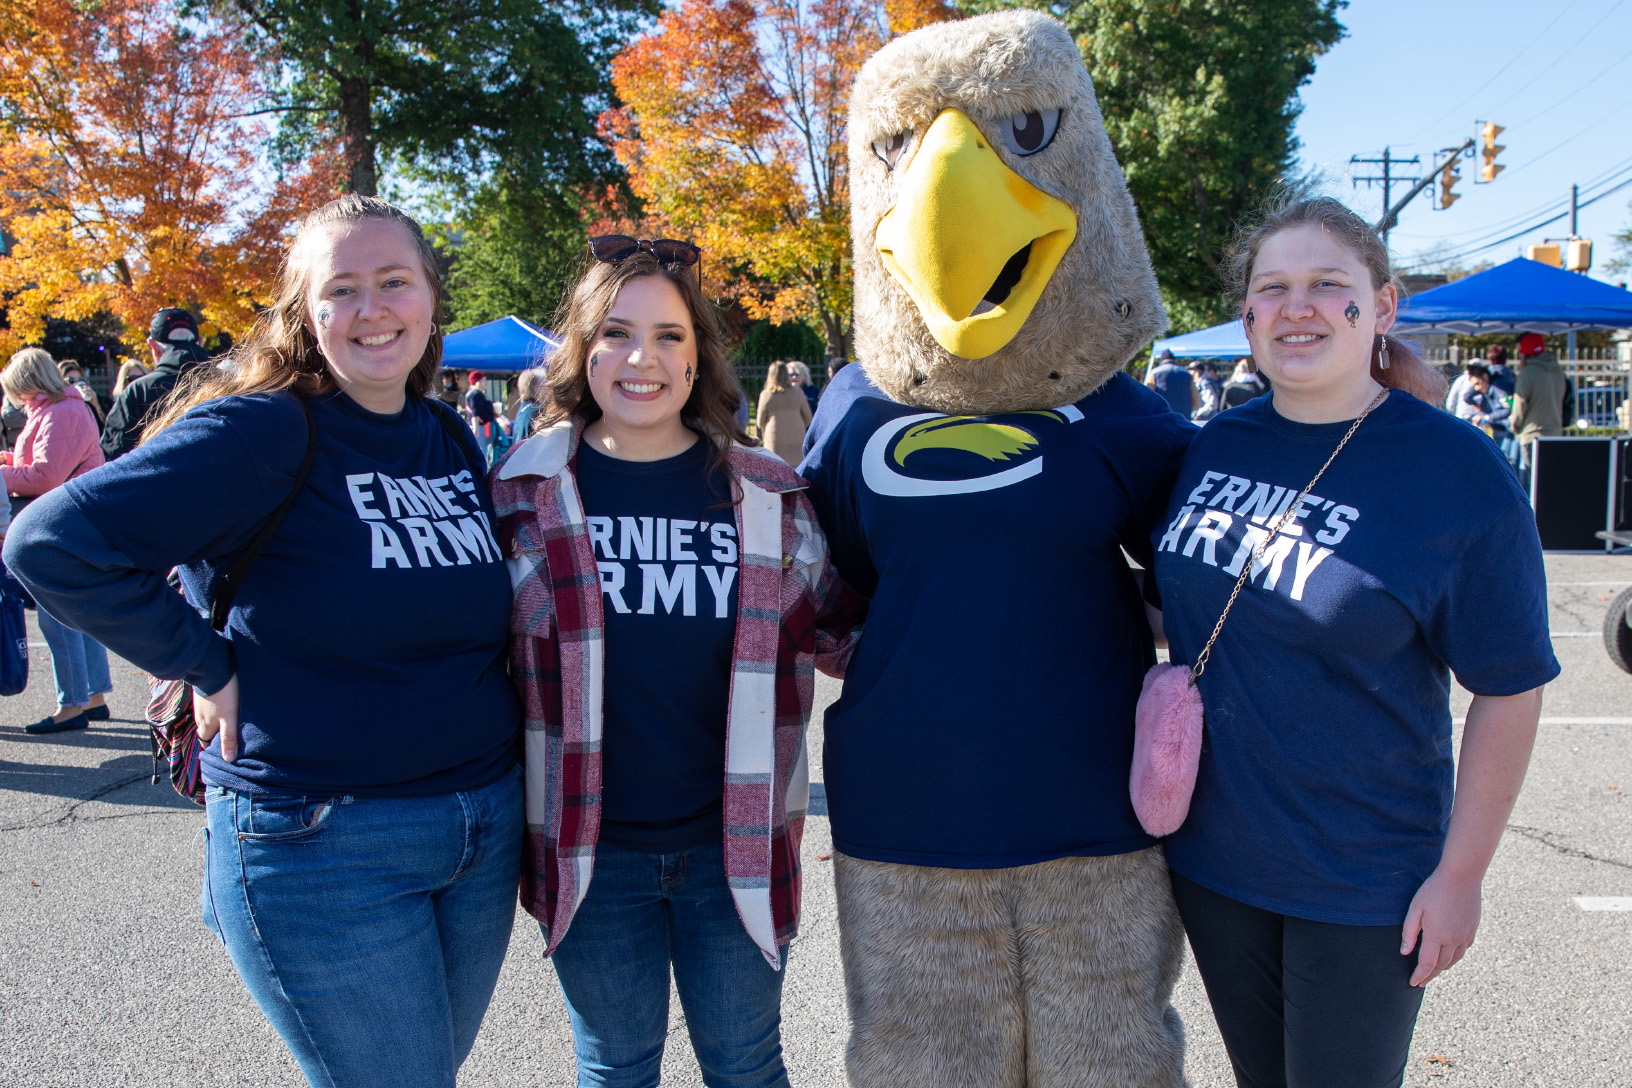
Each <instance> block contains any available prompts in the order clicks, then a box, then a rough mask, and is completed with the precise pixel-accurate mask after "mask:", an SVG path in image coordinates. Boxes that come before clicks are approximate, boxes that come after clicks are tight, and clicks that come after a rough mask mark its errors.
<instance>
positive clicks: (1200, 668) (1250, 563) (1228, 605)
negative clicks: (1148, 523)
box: [1190, 389, 1388, 684]
mask: <svg viewBox="0 0 1632 1088" xmlns="http://www.w3.org/2000/svg"><path fill="white" fill-rule="evenodd" d="M1387 399H1388V390H1387V389H1384V390H1383V391H1382V392H1381V393H1378V394H1377V398H1376V399H1375V400H1373V401H1372V402H1371V404H1370V405H1368V406H1367V407H1366V410H1365V411H1364V412H1361V413H1360V417H1359V418H1358V419H1356V420H1355V421H1354V424H1353V426H1351V427H1350V428H1349V430H1348V433H1346V434H1345V435H1344V436H1343V440H1342V441H1341V442H1339V443H1338V444H1337V449H1335V450H1333V451H1332V455H1331V456H1330V457H1328V458H1326V463H1325V464H1324V465H1321V466H1320V471H1319V472H1317V473H1315V478H1314V479H1313V480H1310V481H1309V485H1308V486H1307V487H1305V488H1304V489H1303V490H1302V491H1300V492H1298V497H1297V498H1295V499H1293V500H1292V504H1291V505H1290V506H1288V507H1286V508H1285V509H1284V510H1282V511H1281V516H1280V518H1279V519H1277V520H1276V522H1275V524H1274V526H1273V527H1272V528H1271V529H1270V530H1269V534H1268V535H1267V536H1265V537H1264V539H1263V540H1261V541H1259V542H1258V546H1257V547H1256V548H1254V549H1253V550H1252V558H1250V559H1249V560H1247V562H1246V563H1244V564H1242V566H1241V574H1240V575H1239V576H1238V577H1237V578H1236V579H1235V588H1234V589H1233V590H1231V591H1230V599H1229V600H1227V601H1225V602H1224V611H1223V613H1222V614H1220V615H1219V617H1218V622H1217V623H1215V624H1214V625H1213V633H1212V634H1210V635H1208V636H1207V645H1205V646H1203V647H1202V648H1201V653H1199V654H1197V655H1196V663H1195V664H1194V665H1192V666H1190V683H1191V684H1195V682H1196V681H1197V680H1200V679H1201V674H1202V673H1203V672H1206V671H1207V659H1208V658H1210V657H1212V656H1213V643H1215V642H1217V641H1218V633H1219V632H1220V631H1222V630H1224V621H1225V620H1227V619H1229V618H1230V609H1232V608H1234V607H1235V599H1236V598H1237V597H1239V596H1241V590H1242V589H1243V588H1244V587H1245V586H1246V584H1247V579H1248V578H1251V577H1252V568H1253V567H1255V566H1257V565H1258V563H1259V562H1260V561H1261V560H1262V559H1263V558H1264V552H1265V551H1267V550H1268V549H1269V545H1270V543H1271V542H1272V541H1273V540H1274V539H1275V538H1276V536H1278V535H1279V534H1280V531H1281V530H1282V529H1283V528H1285V526H1286V523H1287V522H1288V521H1290V520H1291V518H1292V515H1293V514H1294V513H1296V512H1297V509H1298V506H1299V504H1300V503H1302V502H1303V500H1304V498H1305V497H1306V496H1307V495H1308V494H1309V492H1311V491H1313V490H1314V489H1315V485H1316V484H1318V483H1320V478H1321V477H1322V476H1324V475H1326V470H1327V469H1329V468H1331V467H1332V462H1333V461H1335V460H1337V455H1338V454H1340V453H1342V452H1343V447H1344V446H1347V445H1348V444H1349V439H1351V438H1353V437H1354V432H1355V431H1358V430H1359V429H1360V424H1362V423H1364V422H1365V421H1366V417H1367V416H1369V415H1371V412H1372V409H1373V408H1376V407H1377V406H1378V405H1379V404H1381V403H1383V401H1385V400H1387Z"/></svg>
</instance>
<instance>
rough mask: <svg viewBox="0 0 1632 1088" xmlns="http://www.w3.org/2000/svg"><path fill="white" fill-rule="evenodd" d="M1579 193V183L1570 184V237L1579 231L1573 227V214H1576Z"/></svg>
mask: <svg viewBox="0 0 1632 1088" xmlns="http://www.w3.org/2000/svg"><path fill="white" fill-rule="evenodd" d="M1580 193H1581V187H1580V186H1579V185H1572V186H1570V237H1571V238H1574V237H1576V236H1577V235H1579V234H1580V232H1579V231H1577V230H1576V229H1575V215H1576V210H1577V204H1578V203H1579V201H1580Z"/></svg>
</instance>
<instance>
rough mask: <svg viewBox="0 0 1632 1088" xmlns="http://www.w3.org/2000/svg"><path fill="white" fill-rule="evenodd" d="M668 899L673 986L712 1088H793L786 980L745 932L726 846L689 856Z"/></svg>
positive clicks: (784, 959)
mask: <svg viewBox="0 0 1632 1088" xmlns="http://www.w3.org/2000/svg"><path fill="white" fill-rule="evenodd" d="M681 857H682V858H683V859H684V866H685V868H684V874H683V877H682V879H681V880H680V881H678V882H677V884H676V885H675V887H674V890H673V891H672V892H671V893H670V896H669V904H670V913H671V916H672V917H673V919H674V922H673V926H674V930H673V932H674V937H673V953H672V956H673V960H674V985H675V989H676V990H677V991H678V992H679V994H680V1004H681V1007H682V1008H684V1009H685V1011H686V1027H687V1029H688V1030H689V1031H690V1033H691V1046H692V1049H693V1050H694V1051H696V1053H697V1064H698V1065H700V1066H701V1067H702V1072H703V1083H704V1084H706V1085H708V1088H788V1072H787V1069H786V1068H785V1067H784V1066H783V1063H782V980H783V979H784V978H785V977H786V975H787V968H786V964H787V949H784V950H783V954H782V962H783V969H782V970H780V971H778V970H777V969H776V968H774V967H772V966H771V965H770V963H768V962H767V961H766V959H765V954H764V953H763V952H761V951H760V950H759V946H758V945H756V944H755V943H754V941H753V938H751V937H749V936H748V933H747V931H746V930H744V929H743V928H742V919H741V917H740V916H739V915H738V914H737V907H736V902H735V900H733V899H732V898H731V889H730V887H729V886H728V885H727V884H726V879H725V850H724V848H723V847H722V846H719V845H711V846H699V847H696V848H694V849H691V850H687V851H686V852H685V853H684V854H683V855H681Z"/></svg>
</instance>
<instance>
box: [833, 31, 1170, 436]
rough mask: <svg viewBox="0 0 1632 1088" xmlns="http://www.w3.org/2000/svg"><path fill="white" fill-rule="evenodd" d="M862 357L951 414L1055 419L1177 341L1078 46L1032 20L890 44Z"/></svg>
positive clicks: (883, 68) (862, 294)
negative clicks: (1137, 360) (1050, 413)
mask: <svg viewBox="0 0 1632 1088" xmlns="http://www.w3.org/2000/svg"><path fill="white" fill-rule="evenodd" d="M849 135H850V186H851V209H850V215H851V230H852V233H853V236H854V239H855V285H856V289H855V299H856V303H855V305H856V326H855V327H856V354H857V358H858V359H859V360H860V362H861V365H862V367H863V368H864V369H865V370H866V372H867V375H868V377H869V378H871V379H872V382H873V384H874V385H876V386H877V387H878V388H879V389H881V390H883V391H884V392H885V393H887V394H888V395H889V396H891V397H893V398H895V399H896V400H899V401H901V402H903V403H906V404H912V405H916V406H920V407H923V408H927V409H931V410H934V411H939V412H962V413H979V414H995V413H1002V412H1016V411H1030V410H1038V409H1045V408H1054V407H1058V406H1060V405H1063V404H1070V403H1072V402H1074V401H1077V400H1080V399H1081V398H1082V397H1083V396H1085V395H1087V394H1088V393H1090V392H1092V391H1093V390H1094V389H1097V388H1098V387H1099V386H1100V384H1101V383H1103V382H1104V381H1105V380H1106V379H1107V378H1109V377H1110V376H1111V375H1112V374H1113V373H1115V372H1116V371H1117V370H1119V369H1120V368H1121V367H1122V366H1123V365H1124V364H1125V363H1126V362H1127V361H1128V360H1129V359H1130V358H1132V357H1133V355H1134V354H1135V353H1136V352H1137V351H1139V350H1140V349H1141V348H1143V347H1144V346H1145V345H1146V344H1148V343H1150V341H1151V340H1152V339H1153V338H1154V337H1155V336H1157V335H1158V334H1159V333H1160V332H1161V331H1162V330H1163V329H1165V328H1166V327H1167V318H1166V315H1165V314H1164V313H1163V311H1162V303H1161V296H1160V294H1159V293H1158V291H1157V288H1156V276H1155V274H1154V272H1152V270H1151V266H1150V255H1149V253H1148V252H1147V251H1146V249H1145V242H1144V236H1143V235H1142V234H1141V233H1140V230H1139V220H1138V217H1137V215H1136V214H1135V212H1134V207H1133V199H1132V198H1131V197H1130V196H1129V195H1128V189H1127V183H1126V182H1125V180H1124V179H1123V176H1122V170H1121V168H1120V167H1119V166H1118V165H1117V162H1116V158H1115V156H1114V155H1113V154H1112V152H1111V145H1110V141H1109V140H1108V139H1107V138H1106V136H1105V128H1104V124H1103V121H1102V120H1101V117H1100V112H1099V103H1098V102H1097V101H1096V100H1095V98H1094V86H1093V83H1092V82H1091V81H1090V80H1089V78H1088V71H1087V69H1086V68H1085V67H1084V66H1083V63H1082V57H1081V56H1080V55H1079V54H1078V53H1077V49H1076V45H1075V44H1074V43H1073V42H1072V40H1071V35H1070V33H1069V32H1068V31H1067V30H1066V29H1065V27H1064V26H1062V25H1061V24H1060V23H1059V22H1058V21H1056V20H1054V19H1052V18H1050V17H1049V16H1047V15H1043V14H1041V13H1038V12H1033V11H1003V12H996V13H994V14H990V15H984V16H980V17H978V18H973V19H966V20H963V21H961V22H953V23H940V24H936V25H934V26H929V27H925V28H923V29H921V30H917V31H914V32H913V33H911V34H907V35H904V36H903V37H900V38H897V39H896V40H895V41H892V42H890V43H889V44H888V45H886V46H885V47H884V48H883V49H880V50H879V51H878V52H877V53H876V54H874V55H873V57H872V58H871V59H870V60H868V61H867V63H866V65H864V66H863V68H862V69H861V72H860V73H859V74H858V75H857V77H856V82H855V87H854V90H853V91H852V92H851V97H850V133H849Z"/></svg>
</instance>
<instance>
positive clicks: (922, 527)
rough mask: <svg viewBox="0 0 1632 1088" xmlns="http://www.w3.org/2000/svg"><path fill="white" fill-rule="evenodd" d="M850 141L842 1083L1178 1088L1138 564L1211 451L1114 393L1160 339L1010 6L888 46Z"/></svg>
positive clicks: (1118, 176) (1132, 257)
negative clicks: (1141, 771) (858, 611)
mask: <svg viewBox="0 0 1632 1088" xmlns="http://www.w3.org/2000/svg"><path fill="white" fill-rule="evenodd" d="M849 125H850V127H849V148H850V171H851V173H850V185H851V224H852V231H853V234H854V245H855V265H854V267H855V292H856V295H855V299H856V301H855V330H856V331H855V342H856V354H857V358H858V361H859V366H850V367H846V368H845V369H843V370H842V371H840V372H839V374H838V375H837V377H836V378H835V379H834V380H833V381H832V382H831V383H829V386H828V388H827V390H825V391H824V393H823V397H822V401H821V405H820V408H819V411H818V413H817V416H816V420H815V422H814V424H813V426H812V429H811V433H810V435H809V437H808V438H807V443H806V458H805V462H804V464H803V466H802V467H801V472H802V474H803V475H805V477H806V478H807V479H808V480H809V481H810V483H811V496H812V499H813V501H814V502H815V505H816V508H817V510H818V512H819V514H820V515H821V519H822V523H823V526H824V528H825V529H826V531H827V534H828V539H829V543H830V545H831V548H832V554H833V557H834V562H835V564H836V565H837V566H838V568H839V571H840V573H841V574H843V575H844V577H845V578H846V580H847V581H849V582H850V584H851V585H853V586H855V587H856V588H857V589H858V590H859V591H861V592H862V593H863V594H865V595H866V596H867V597H868V598H869V600H870V609H869V613H868V618H867V626H866V630H865V633H864V634H863V635H862V637H861V640H860V642H859V644H858V646H857V649H856V652H855V656H854V657H853V659H852V660H851V663H850V666H849V670H848V672H847V674H846V677H845V681H844V689H843V693H842V695H841V697H840V698H839V700H838V701H837V702H836V703H835V704H834V705H833V707H832V708H830V710H829V711H828V715H827V719H826V724H825V730H826V734H825V735H826V743H825V751H824V763H825V766H824V771H825V775H824V777H825V780H826V785H827V791H828V804H829V811H830V814H831V818H832V826H833V839H834V845H835V848H836V850H835V853H836V856H835V864H836V872H835V877H836V880H837V885H838V909H839V926H840V939H841V946H842V950H843V957H844V972H845V987H846V991H847V993H848V998H849V1006H850V1017H851V1024H852V1030H851V1037H850V1041H849V1045H848V1048H847V1054H846V1065H847V1070H848V1074H849V1079H850V1083H851V1084H852V1085H854V1086H856V1088H950V1086H964V1085H967V1086H969V1088H1021V1086H1030V1088H1090V1086H1106V1088H1111V1086H1114V1088H1146V1086H1150V1088H1155V1086H1161V1088H1169V1086H1178V1085H1181V1084H1182V1083H1183V1052H1184V1042H1183V1032H1182V1028H1181V1025H1180V1023H1179V1020H1178V1016H1177V1014H1176V1013H1175V1011H1174V1010H1173V1008H1172V1006H1171V1004H1170V998H1171V994H1172V989H1173V985H1174V982H1175V980H1176V978H1177V975H1178V971H1179V956H1180V948H1181V941H1182V929H1181V927H1180V924H1179V920H1178V916H1177V912H1176V911H1175V909H1174V906H1173V901H1172V893H1171V890H1170V888H1169V885H1168V876H1167V868H1166V865H1165V863H1164V862H1163V859H1162V853H1161V849H1160V847H1159V846H1158V845H1157V844H1156V842H1155V840H1153V839H1151V838H1150V837H1148V836H1147V835H1145V834H1144V833H1143V831H1142V830H1141V829H1140V827H1139V824H1138V822H1137V820H1136V818H1135V816H1134V813H1133V810H1132V807H1131V805H1130V802H1129V800H1128V768H1129V763H1130V760H1131V755H1132V747H1133V718H1134V704H1135V702H1136V701H1137V698H1138V695H1139V689H1140V682H1141V677H1142V675H1143V673H1144V672H1145V670H1146V669H1147V668H1148V667H1149V666H1150V665H1151V664H1152V663H1153V662H1154V660H1155V651H1154V644H1153V640H1152V636H1151V631H1150V626H1149V622H1148V619H1147V615H1146V612H1145V604H1146V603H1147V599H1146V594H1147V593H1148V592H1150V591H1148V590H1145V589H1142V583H1141V579H1140V578H1139V572H1138V571H1136V570H1134V569H1132V568H1131V567H1130V565H1129V563H1128V561H1127V557H1126V556H1125V555H1124V552H1126V553H1127V554H1129V555H1132V556H1133V557H1134V558H1135V559H1138V560H1140V561H1141V562H1142V563H1143V564H1144V566H1145V567H1147V568H1148V567H1149V559H1150V557H1151V530H1152V528H1153V527H1154V526H1155V525H1156V523H1157V521H1158V520H1159V519H1160V518H1161V516H1162V514H1163V511H1164V510H1165V507H1166V502H1167V496H1168V492H1169V490H1170V489H1171V486H1172V483H1173V479H1174V476H1175V474H1176V472H1177V469H1178V464H1179V460H1180V458H1181V456H1182V455H1183V453H1184V450H1185V448H1186V446H1187V445H1188V443H1189V439H1190V435H1191V433H1192V428H1191V425H1190V424H1189V423H1188V422H1186V421H1184V420H1182V419H1180V418H1179V417H1178V416H1177V415H1175V414H1173V413H1172V412H1171V411H1169V410H1168V408H1167V406H1166V405H1165V403H1163V402H1162V401H1161V400H1160V399H1159V398H1158V397H1157V396H1156V394H1155V393H1153V392H1151V391H1150V390H1147V389H1145V388H1144V387H1142V386H1140V385H1139V384H1138V383H1136V382H1134V381H1133V380H1132V379H1131V378H1129V377H1128V376H1127V375H1126V374H1124V373H1122V372H1121V368H1122V367H1123V365H1124V364H1125V363H1126V362H1127V361H1128V360H1129V359H1130V358H1132V357H1133V355H1134V354H1135V353H1136V352H1138V351H1139V350H1140V349H1142V348H1143V347H1144V346H1145V345H1147V344H1148V343H1150V341H1151V339H1152V338H1153V337H1155V336H1156V335H1157V334H1159V333H1160V332H1161V331H1162V330H1163V328H1164V327H1165V326H1166V318H1165V315H1164V314H1163V312H1162V305H1161V298H1160V295H1159V293H1158V291H1157V287H1156V278H1155V275H1154V274H1153V272H1152V270H1151V265H1150V258H1149V255H1148V253H1147V252H1146V250H1145V245H1144V239H1143V236H1142V235H1141V233H1140V229H1139V222H1138V218H1137V216H1136V215H1135V212H1134V207H1133V201H1132V199H1131V198H1130V197H1129V195H1128V191H1127V185H1126V182H1125V181H1124V179H1123V176H1122V172H1121V169H1120V167H1118V165H1117V162H1116V159H1115V156H1114V155H1113V154H1112V151H1111V145H1110V142H1109V141H1108V140H1107V138H1106V135H1105V131H1104V126H1103V123H1102V120H1101V117H1100V112H1099V106H1098V103H1097V102H1096V101H1095V98H1094V89H1093V84H1092V83H1091V82H1090V80H1089V78H1088V73H1087V71H1086V70H1085V68H1084V66H1083V62H1082V58H1081V56H1080V55H1079V54H1078V53H1077V50H1076V46H1075V44H1074V43H1073V42H1072V40H1071V36H1070V34H1069V33H1068V32H1067V31H1066V30H1065V28H1064V27H1063V26H1062V25H1061V24H1060V23H1059V22H1057V21H1055V20H1054V19H1051V18H1049V17H1048V16H1045V15H1042V14H1039V13H1036V12H1031V11H1007V12H999V13H995V14H990V15H985V16H981V17H979V18H972V19H968V20H964V21H961V22H953V23H942V24H938V25H934V26H930V27H926V28H924V29H921V30H918V31H915V32H913V33H911V34H907V35H905V36H903V37H901V38H898V39H896V40H894V41H892V42H890V43H889V44H888V45H886V46H885V47H884V48H883V49H881V50H879V52H878V53H877V54H875V55H874V56H873V57H872V58H871V59H870V60H869V61H868V62H867V64H866V65H865V66H864V67H863V68H862V70H861V72H860V73H859V75H858V76H857V79H856V83H855V88H854V91H853V92H852V97H851V102H850V121H849ZM1149 603H1151V604H1154V603H1155V602H1154V601H1150V602H1149Z"/></svg>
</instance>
